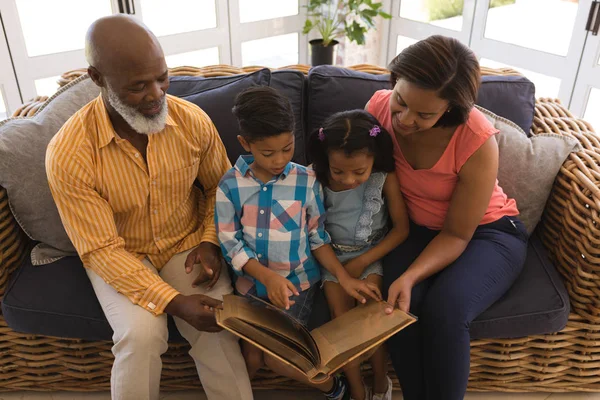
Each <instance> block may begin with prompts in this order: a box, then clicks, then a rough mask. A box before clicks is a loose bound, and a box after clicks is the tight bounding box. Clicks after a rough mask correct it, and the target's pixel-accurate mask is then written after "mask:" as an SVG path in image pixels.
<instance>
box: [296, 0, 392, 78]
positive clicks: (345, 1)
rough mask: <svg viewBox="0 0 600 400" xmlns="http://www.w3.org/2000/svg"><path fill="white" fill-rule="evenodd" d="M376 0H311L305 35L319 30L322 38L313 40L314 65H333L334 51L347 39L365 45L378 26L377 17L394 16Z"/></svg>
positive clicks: (312, 56) (312, 57)
mask: <svg viewBox="0 0 600 400" xmlns="http://www.w3.org/2000/svg"><path fill="white" fill-rule="evenodd" d="M382 8H383V4H382V3H381V2H376V1H374V0H308V5H307V6H306V9H307V16H306V22H305V24H304V29H303V30H302V33H304V34H305V35H306V34H308V33H309V32H311V31H312V30H313V29H316V30H317V31H318V32H319V34H320V36H321V38H319V39H313V40H311V41H310V46H311V61H312V65H313V66H315V65H321V64H333V51H334V47H335V45H336V44H338V41H337V40H335V39H336V38H339V37H343V36H346V37H347V38H348V39H349V40H350V41H351V42H356V43H357V44H364V43H365V34H366V33H367V32H368V30H369V29H371V28H374V27H375V21H374V18H375V17H377V16H381V17H383V18H386V19H389V18H392V16H391V15H390V14H388V13H386V12H384V11H383V10H382Z"/></svg>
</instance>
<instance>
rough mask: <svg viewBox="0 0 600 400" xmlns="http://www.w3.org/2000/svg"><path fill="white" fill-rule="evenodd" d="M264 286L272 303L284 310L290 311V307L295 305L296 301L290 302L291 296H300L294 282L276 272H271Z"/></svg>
mask: <svg viewBox="0 0 600 400" xmlns="http://www.w3.org/2000/svg"><path fill="white" fill-rule="evenodd" d="M263 284H264V285H265V287H266V288H267V295H268V296H269V300H270V301H271V303H272V304H273V305H274V306H276V307H279V308H283V309H284V310H289V309H290V306H292V305H293V304H294V301H293V300H290V296H292V295H296V296H298V295H299V294H300V293H298V289H296V287H295V286H294V284H293V283H292V282H290V281H289V280H287V279H285V278H284V277H283V276H281V275H278V274H276V273H275V272H271V273H270V274H269V275H268V276H267V278H266V279H265V281H264V282H263Z"/></svg>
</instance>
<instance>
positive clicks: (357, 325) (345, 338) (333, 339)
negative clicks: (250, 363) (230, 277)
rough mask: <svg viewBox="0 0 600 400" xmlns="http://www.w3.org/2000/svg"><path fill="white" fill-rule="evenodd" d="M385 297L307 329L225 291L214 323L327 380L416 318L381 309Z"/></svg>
mask: <svg viewBox="0 0 600 400" xmlns="http://www.w3.org/2000/svg"><path fill="white" fill-rule="evenodd" d="M385 306H386V303H383V302H381V303H378V302H370V303H368V304H367V305H359V306H358V307H356V308H354V309H352V310H350V311H349V312H347V313H346V314H344V315H342V316H341V317H339V318H336V319H334V320H332V321H330V322H328V323H326V324H325V325H323V326H321V327H319V328H317V329H314V330H313V331H311V332H309V331H308V330H307V329H306V328H305V327H304V326H303V325H302V324H300V323H299V322H297V321H296V320H294V318H292V317H291V316H289V315H287V314H286V313H285V312H284V311H283V310H279V309H277V308H275V307H274V306H271V305H268V303H265V306H264V307H261V306H258V305H254V304H250V303H249V302H248V300H247V299H246V298H244V297H240V296H236V295H226V296H224V297H223V309H222V310H217V311H216V319H217V324H219V326H221V327H223V328H224V329H227V330H228V331H230V332H232V333H233V334H235V335H237V336H239V337H241V338H242V339H245V340H247V341H249V342H251V343H253V344H254V345H255V346H257V347H259V348H261V349H262V350H264V351H265V352H267V353H269V354H271V355H272V356H274V357H275V358H277V359H279V360H281V361H282V362H284V363H285V364H287V365H290V366H292V367H294V368H295V369H297V370H298V371H300V372H301V373H302V374H304V375H305V376H306V377H307V378H308V379H309V380H310V381H312V382H322V381H325V380H326V379H327V378H328V377H329V376H331V374H333V373H335V372H336V371H337V370H339V369H340V368H342V367H343V366H344V365H346V364H347V363H349V362H350V361H352V360H354V359H356V358H357V357H360V356H361V355H362V354H364V353H366V352H368V351H369V350H371V349H374V348H375V347H376V346H379V345H380V344H382V343H383V342H384V341H385V340H386V339H388V338H389V337H391V336H393V335H394V334H395V333H397V332H399V331H401V330H402V329H404V328H406V327H407V326H409V325H410V324H412V323H413V322H415V321H416V318H415V317H413V316H412V315H409V314H407V313H405V312H402V311H400V310H398V309H395V310H394V312H393V313H392V314H390V315H387V314H385V312H384V309H385Z"/></svg>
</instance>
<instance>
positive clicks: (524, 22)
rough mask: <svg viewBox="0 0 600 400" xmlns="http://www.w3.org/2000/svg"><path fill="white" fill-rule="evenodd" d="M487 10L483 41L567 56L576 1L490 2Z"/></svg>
mask: <svg viewBox="0 0 600 400" xmlns="http://www.w3.org/2000/svg"><path fill="white" fill-rule="evenodd" d="M494 6H495V7H494ZM490 7H493V8H490V9H489V11H488V15H487V21H486V24H485V37H486V38H488V39H494V40H499V41H501V42H505V43H511V44H515V45H517V46H522V47H526V48H529V49H534V50H540V51H544V52H546V53H552V54H557V55H560V56H566V55H567V52H568V50H569V43H570V42H571V34H572V33H573V26H574V24H575V17H576V16H577V8H578V7H579V4H578V1H564V0H543V2H542V1H541V0H492V1H491V5H490Z"/></svg>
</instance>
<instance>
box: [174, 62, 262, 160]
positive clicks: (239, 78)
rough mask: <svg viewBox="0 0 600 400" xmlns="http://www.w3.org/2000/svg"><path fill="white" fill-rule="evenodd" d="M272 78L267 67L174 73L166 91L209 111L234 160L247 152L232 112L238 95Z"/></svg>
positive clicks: (229, 155) (229, 156)
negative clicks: (207, 73)
mask: <svg viewBox="0 0 600 400" xmlns="http://www.w3.org/2000/svg"><path fill="white" fill-rule="evenodd" d="M270 81H271V72H270V71H269V70H268V69H266V68H265V69H261V70H258V71H256V72H253V73H251V74H244V75H234V76H224V77H213V78H204V77H199V76H174V77H171V78H170V86H169V90H168V91H167V92H168V93H169V94H172V95H174V96H177V97H181V98H183V99H185V100H187V101H189V102H192V103H194V104H196V105H197V106H199V107H200V108H201V109H202V110H204V111H205V112H206V114H208V116H209V117H210V119H211V120H212V122H213V123H214V124H215V127H216V128H217V131H218V132H219V136H221V140H222V141H223V144H224V145H225V148H226V149H227V157H228V158H229V161H231V163H232V164H233V163H235V161H236V160H237V158H238V157H239V156H240V155H241V154H244V149H243V148H242V146H240V144H239V142H238V140H237V136H238V135H239V132H240V130H239V127H238V123H237V120H236V119H235V117H234V116H233V114H232V113H231V109H232V108H233V103H234V100H235V97H236V96H237V94H238V93H240V92H241V91H243V90H244V89H247V88H249V87H251V86H268V85H269V83H270Z"/></svg>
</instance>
